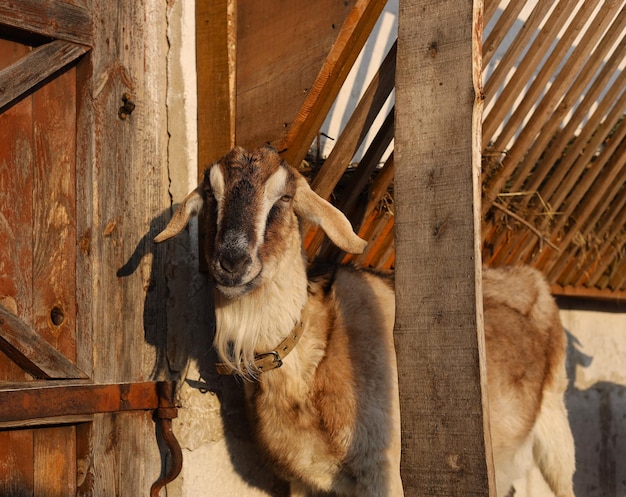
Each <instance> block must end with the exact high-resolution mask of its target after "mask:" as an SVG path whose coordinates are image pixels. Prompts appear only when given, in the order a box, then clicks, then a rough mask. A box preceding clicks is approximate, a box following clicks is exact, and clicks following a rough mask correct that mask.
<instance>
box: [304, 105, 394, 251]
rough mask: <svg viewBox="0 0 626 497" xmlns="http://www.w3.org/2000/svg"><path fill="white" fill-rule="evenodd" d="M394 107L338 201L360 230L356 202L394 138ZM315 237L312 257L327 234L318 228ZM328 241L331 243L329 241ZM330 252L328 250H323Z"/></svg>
mask: <svg viewBox="0 0 626 497" xmlns="http://www.w3.org/2000/svg"><path fill="white" fill-rule="evenodd" d="M393 113H394V111H393V109H392V110H391V111H390V113H389V115H388V116H387V118H386V119H385V121H384V122H383V124H382V126H381V128H380V130H379V131H378V133H377V134H376V136H375V137H374V140H373V141H372V144H371V145H370V147H369V148H368V149H367V151H366V152H365V155H364V156H363V159H362V160H361V162H360V163H359V165H358V166H357V167H356V170H355V171H353V172H352V174H351V177H350V180H349V181H348V182H347V184H346V185H345V187H344V188H343V192H342V194H341V197H340V198H339V200H338V201H337V208H339V210H341V211H342V212H343V213H344V214H345V215H346V216H347V217H348V219H350V221H351V223H352V225H353V227H354V228H355V229H357V230H358V224H359V222H360V221H362V219H359V218H358V217H359V216H358V215H357V212H356V203H357V201H358V199H359V197H360V195H361V192H362V191H363V189H364V188H365V186H366V185H367V183H368V181H369V179H370V177H371V175H372V173H373V172H374V169H375V168H376V167H377V166H378V163H379V161H380V158H381V157H382V155H383V153H385V150H387V147H388V146H389V144H390V143H391V140H392V139H393V121H394V118H393ZM316 231H317V232H316V234H315V237H314V238H313V239H312V240H311V241H310V242H309V243H308V244H307V255H308V257H310V258H313V257H315V256H316V255H317V254H318V252H319V251H320V247H321V246H322V243H323V242H324V240H325V238H326V235H325V234H324V232H323V231H322V230H321V229H319V228H318V229H317V230H316ZM327 243H330V242H328V241H327ZM323 251H324V252H326V253H328V251H327V250H323Z"/></svg>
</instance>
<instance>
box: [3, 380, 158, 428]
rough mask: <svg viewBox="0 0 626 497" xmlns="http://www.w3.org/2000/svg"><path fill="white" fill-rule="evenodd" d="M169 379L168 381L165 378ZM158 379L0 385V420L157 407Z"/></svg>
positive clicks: (8, 420)
mask: <svg viewBox="0 0 626 497" xmlns="http://www.w3.org/2000/svg"><path fill="white" fill-rule="evenodd" d="M165 383H170V382H165ZM157 385H158V382H154V381H148V382H138V383H114V384H98V385H94V384H85V383H77V384H69V385H68V384H67V382H54V383H51V382H36V383H35V384H34V385H29V384H17V385H13V386H7V387H5V386H3V387H2V388H0V422H11V421H17V420H32V419H36V418H51V417H55V416H80V415H86V414H96V413H103V412H120V411H143V410H150V409H156V408H157V407H159V395H158V391H157Z"/></svg>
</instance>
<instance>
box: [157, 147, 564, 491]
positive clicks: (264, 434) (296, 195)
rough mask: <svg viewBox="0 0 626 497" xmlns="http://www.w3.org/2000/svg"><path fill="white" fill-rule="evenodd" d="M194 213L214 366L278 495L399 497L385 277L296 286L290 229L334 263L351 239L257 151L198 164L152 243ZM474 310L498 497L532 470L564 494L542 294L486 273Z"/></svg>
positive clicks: (551, 344)
mask: <svg viewBox="0 0 626 497" xmlns="http://www.w3.org/2000/svg"><path fill="white" fill-rule="evenodd" d="M193 215H199V222H200V223H201V225H202V228H203V230H204V231H205V235H206V236H205V240H206V242H205V247H204V252H205V255H206V260H207V262H208V266H209V273H210V275H211V277H212V280H213V282H214V285H215V288H216V292H215V293H216V297H215V299H216V300H215V313H216V335H215V341H214V345H215V348H216V350H217V352H218V355H219V357H220V360H221V361H223V362H222V363H220V364H218V365H217V366H218V369H219V370H220V372H222V373H233V374H237V375H239V376H241V377H243V378H244V379H245V380H246V381H245V382H244V385H245V395H246V399H247V406H248V409H249V412H250V415H251V416H250V418H251V423H252V425H253V429H254V432H255V434H256V437H257V440H258V442H259V445H260V447H261V449H262V451H263V452H265V453H266V455H267V457H268V459H269V461H270V462H271V463H272V464H273V467H274V468H275V470H276V471H277V473H278V474H279V475H281V476H282V477H284V478H285V479H287V480H288V481H290V482H291V495H292V496H307V495H309V496H310V495H315V494H316V493H317V492H332V493H334V494H337V495H342V496H359V497H383V496H392V497H399V496H402V495H403V489H402V481H401V478H400V412H399V398H398V383H397V369H396V359H395V352H394V342H393V326H394V312H395V296H394V279H393V274H391V273H389V274H387V273H376V272H374V271H371V270H365V269H358V268H355V267H352V266H337V265H335V266H330V265H328V266H317V267H314V268H312V269H310V270H309V271H308V274H307V261H306V258H305V256H304V254H303V250H302V236H301V227H300V223H301V222H313V223H316V224H318V225H320V226H321V228H322V229H323V230H324V231H325V232H326V234H327V235H328V237H329V238H330V239H331V241H332V242H333V243H335V244H336V245H337V246H338V247H339V248H341V249H342V250H344V251H345V252H348V253H361V252H363V250H364V248H365V246H366V242H365V241H364V240H362V239H360V238H359V237H358V236H357V235H356V234H355V233H354V232H353V231H352V227H351V225H350V223H349V221H348V220H347V218H346V217H345V216H344V215H343V214H342V213H341V212H340V211H339V210H337V209H336V208H335V207H333V206H332V205H331V204H330V203H328V202H327V201H326V200H324V199H322V198H321V197H319V196H318V195H317V194H315V193H314V192H313V190H311V188H310V187H309V185H308V183H307V181H306V179H305V178H304V177H303V176H302V175H301V174H300V173H299V172H298V171H296V170H295V169H294V168H293V167H291V166H289V165H288V164H287V163H285V162H284V161H283V160H282V159H281V158H280V156H279V155H278V153H276V151H274V150H273V149H271V148H269V147H264V148H259V149H255V150H253V151H250V152H248V151H246V150H244V149H242V148H239V147H237V148H235V149H233V150H232V151H230V152H229V153H228V154H226V155H225V156H224V157H223V158H222V159H221V160H219V161H217V162H216V163H215V164H213V165H212V166H210V167H209V168H208V169H207V170H206V171H205V172H204V176H203V180H202V181H201V184H200V185H199V186H198V188H197V189H195V190H194V191H192V192H191V193H190V194H189V195H188V196H187V197H186V198H185V199H184V200H183V202H182V203H181V205H180V206H179V208H178V210H177V211H176V212H175V213H174V215H173V217H172V219H171V221H170V222H169V224H168V225H167V227H166V228H165V229H164V230H163V231H162V232H161V233H160V234H159V235H158V236H157V237H156V238H155V241H157V242H162V241H164V240H166V239H168V238H170V237H173V236H175V235H177V234H178V233H179V232H180V231H181V230H182V229H184V227H185V226H186V224H187V222H188V220H189V218H190V217H191V216H193ZM484 311H485V321H486V322H485V335H486V349H487V372H488V387H489V395H490V410H491V411H490V412H491V420H492V440H493V451H494V459H495V461H494V464H495V469H496V475H497V477H496V480H497V482H496V485H497V490H498V494H499V495H500V496H501V497H502V496H504V495H505V494H506V493H507V491H508V490H509V489H510V488H511V483H512V481H513V480H514V479H516V478H518V477H520V476H523V475H524V473H525V472H526V470H527V469H528V468H529V467H530V466H531V465H532V463H533V459H534V461H535V462H536V464H537V465H538V466H539V468H540V469H541V470H542V472H543V474H544V476H545V477H546V480H547V482H548V484H549V485H550V486H551V488H552V489H553V490H554V492H555V494H556V495H557V497H572V496H573V495H574V494H573V490H572V474H573V472H574V446H573V439H572V435H571V432H570V429H569V425H568V421H567V413H566V410H565V406H564V403H563V392H564V389H565V386H566V377H565V369H564V359H565V336H564V333H563V330H562V328H561V325H560V323H559V318H558V310H557V308H556V305H555V304H554V301H553V300H552V298H551V296H550V294H549V292H548V288H547V285H546V282H545V281H544V280H543V277H542V276H541V275H540V273H538V272H537V271H535V270H532V269H530V268H524V267H518V268H508V269H499V270H493V269H486V270H485V272H484ZM533 456H534V457H533Z"/></svg>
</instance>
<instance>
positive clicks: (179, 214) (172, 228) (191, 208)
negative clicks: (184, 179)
mask: <svg viewBox="0 0 626 497" xmlns="http://www.w3.org/2000/svg"><path fill="white" fill-rule="evenodd" d="M203 204H204V199H203V198H202V195H201V194H200V188H196V189H195V190H193V191H192V192H191V193H189V195H187V196H186V197H185V199H184V200H183V201H182V202H181V204H180V205H179V206H178V209H176V212H174V215H173V216H172V219H170V222H169V223H167V226H166V227H165V229H164V230H163V231H161V233H159V234H158V235H157V236H155V237H154V241H155V242H157V243H161V242H164V241H165V240H168V239H170V238H172V237H175V236H176V235H178V234H179V233H180V232H181V231H182V230H183V229H185V226H187V223H188V222H189V218H190V217H191V216H195V215H197V214H198V212H200V209H202V205H203Z"/></svg>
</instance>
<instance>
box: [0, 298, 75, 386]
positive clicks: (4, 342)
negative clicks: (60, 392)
mask: <svg viewBox="0 0 626 497" xmlns="http://www.w3.org/2000/svg"><path fill="white" fill-rule="evenodd" d="M0 349H2V351H3V352H4V353H5V354H7V355H8V356H9V357H10V358H11V359H12V360H13V361H15V362H16V363H17V364H18V365H20V366H21V367H22V368H24V369H25V370H26V371H27V372H28V373H29V374H31V375H33V376H34V377H36V378H85V377H86V375H85V374H84V373H83V372H82V371H80V370H79V369H78V368H76V366H74V364H72V363H71V362H70V361H69V360H68V359H67V358H66V357H65V356H64V355H63V354H61V353H60V352H59V351H57V350H56V349H55V348H54V347H53V346H52V345H50V344H49V343H48V342H47V341H46V340H44V339H43V338H42V337H41V336H40V335H39V334H38V333H37V332H36V331H35V330H33V329H32V328H31V327H30V326H28V325H27V324H26V323H25V322H24V321H22V320H21V319H19V318H17V317H16V316H14V315H13V314H12V313H11V312H9V311H7V310H6V309H5V308H4V307H2V306H0Z"/></svg>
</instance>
